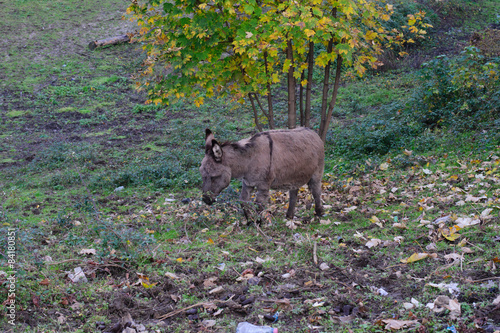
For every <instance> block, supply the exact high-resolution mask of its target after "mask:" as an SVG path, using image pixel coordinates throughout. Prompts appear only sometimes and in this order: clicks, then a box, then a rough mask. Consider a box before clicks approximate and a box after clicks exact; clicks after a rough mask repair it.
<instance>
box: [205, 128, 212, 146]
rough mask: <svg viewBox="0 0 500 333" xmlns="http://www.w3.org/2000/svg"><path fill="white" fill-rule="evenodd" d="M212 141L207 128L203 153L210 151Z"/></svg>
mask: <svg viewBox="0 0 500 333" xmlns="http://www.w3.org/2000/svg"><path fill="white" fill-rule="evenodd" d="M212 141H214V135H213V133H212V131H211V130H209V129H208V128H207V129H206V130H205V152H209V151H210V150H211V149H212Z"/></svg>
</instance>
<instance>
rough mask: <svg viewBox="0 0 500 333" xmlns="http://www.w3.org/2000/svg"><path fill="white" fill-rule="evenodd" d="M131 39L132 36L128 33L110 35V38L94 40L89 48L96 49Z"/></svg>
mask: <svg viewBox="0 0 500 333" xmlns="http://www.w3.org/2000/svg"><path fill="white" fill-rule="evenodd" d="M129 41H130V37H129V36H128V35H120V36H115V37H110V38H106V39H101V40H94V41H92V42H90V43H89V49H90V50H94V49H96V48H98V47H103V46H106V45H115V44H121V43H127V42H129Z"/></svg>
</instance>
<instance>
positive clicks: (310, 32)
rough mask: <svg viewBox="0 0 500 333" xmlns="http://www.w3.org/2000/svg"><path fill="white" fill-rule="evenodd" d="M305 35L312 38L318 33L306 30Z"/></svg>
mask: <svg viewBox="0 0 500 333" xmlns="http://www.w3.org/2000/svg"><path fill="white" fill-rule="evenodd" d="M304 33H305V34H306V36H307V37H311V36H314V35H315V34H316V32H314V31H313V30H310V29H304Z"/></svg>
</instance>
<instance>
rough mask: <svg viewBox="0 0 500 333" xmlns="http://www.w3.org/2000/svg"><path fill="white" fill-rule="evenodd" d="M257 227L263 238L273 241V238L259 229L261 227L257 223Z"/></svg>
mask: <svg viewBox="0 0 500 333" xmlns="http://www.w3.org/2000/svg"><path fill="white" fill-rule="evenodd" d="M255 227H256V228H257V231H258V232H260V233H261V234H262V236H264V237H265V239H266V240H271V239H272V238H271V237H269V236H267V235H266V234H265V233H264V231H262V229H261V228H260V227H259V225H258V224H257V223H255Z"/></svg>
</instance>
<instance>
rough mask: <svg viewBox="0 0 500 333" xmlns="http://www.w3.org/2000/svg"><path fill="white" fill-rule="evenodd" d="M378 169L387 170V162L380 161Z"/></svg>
mask: <svg viewBox="0 0 500 333" xmlns="http://www.w3.org/2000/svg"><path fill="white" fill-rule="evenodd" d="M379 168H380V170H387V169H388V168H389V163H385V162H384V163H382V164H380V166H379Z"/></svg>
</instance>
